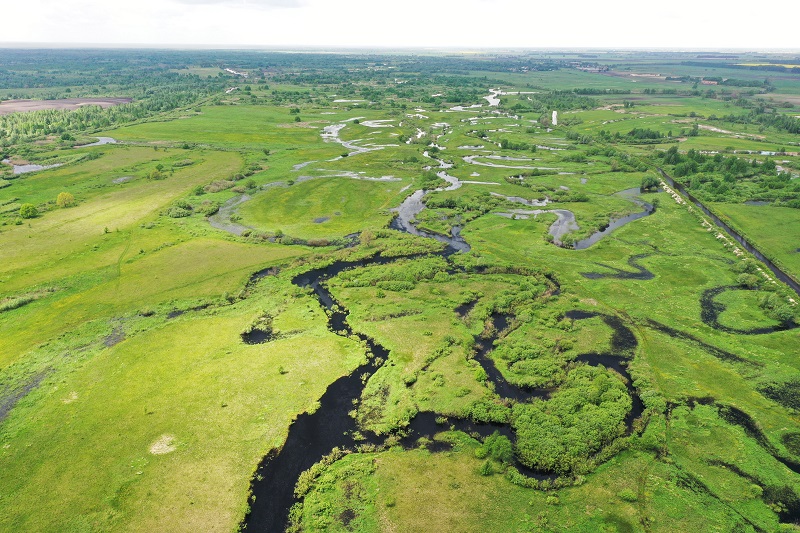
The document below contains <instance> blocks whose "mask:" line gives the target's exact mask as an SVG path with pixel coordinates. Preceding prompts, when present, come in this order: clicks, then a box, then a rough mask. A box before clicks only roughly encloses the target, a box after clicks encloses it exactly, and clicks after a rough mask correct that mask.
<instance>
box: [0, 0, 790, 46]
mask: <svg viewBox="0 0 800 533" xmlns="http://www.w3.org/2000/svg"><path fill="white" fill-rule="evenodd" d="M7 3H8V4H9V5H4V6H3V19H4V20H6V21H25V23H24V24H5V25H4V27H3V32H2V34H0V43H2V42H54V43H100V44H104V43H107V44H113V43H130V44H137V43H138V44H167V45H192V44H206V45H227V46H237V45H248V46H259V45H261V46H279V47H298V46H309V47H326V46H360V47H401V46H402V47H462V48H463V47H467V48H478V47H481V48H486V47H496V48H502V47H520V48H545V47H627V48H636V47H639V48H641V47H664V48H692V47H693V48H700V47H704V48H731V47H737V48H759V49H764V48H795V49H796V48H798V46H800V43H798V42H797V39H796V31H795V29H794V28H793V25H794V21H795V20H797V19H798V16H800V3H798V2H796V1H794V0H773V3H772V4H770V9H771V12H774V13H781V16H780V17H771V18H770V21H769V23H768V24H767V23H757V22H754V20H753V18H752V14H751V13H748V12H747V11H746V10H740V9H731V8H730V6H729V5H728V4H727V3H726V4H723V3H722V1H721V0H707V1H705V2H698V1H697V0H673V1H672V2H671V3H669V4H652V3H643V2H640V1H634V0H608V1H607V2H589V3H584V2H577V3H575V2H573V3H569V4H567V3H565V2H532V1H530V0H435V1H431V0H404V1H402V2H391V3H389V2H381V1H379V0H336V1H333V0H136V1H134V2H123V1H110V0H103V1H101V0H26V1H24V2H7Z"/></svg>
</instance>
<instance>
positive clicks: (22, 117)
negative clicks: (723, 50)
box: [0, 50, 800, 532]
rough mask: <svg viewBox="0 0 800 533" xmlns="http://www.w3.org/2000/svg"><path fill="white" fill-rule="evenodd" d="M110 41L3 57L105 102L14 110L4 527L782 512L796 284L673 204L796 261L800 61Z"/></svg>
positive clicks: (799, 267)
mask: <svg viewBox="0 0 800 533" xmlns="http://www.w3.org/2000/svg"><path fill="white" fill-rule="evenodd" d="M108 53H109V58H110V59H109V61H112V60H113V61H114V64H115V65H122V66H121V67H119V68H123V69H130V72H129V73H130V75H131V76H132V78H131V79H138V82H137V83H132V82H131V83H129V82H125V81H124V80H123V81H120V82H119V85H111V84H108V85H102V88H101V82H102V81H103V80H105V79H106V78H105V77H104V76H106V74H105V73H104V71H102V70H101V69H97V72H96V75H97V76H98V78H97V80H100V81H94V82H93V81H92V77H91V76H89V75H88V74H85V73H91V72H94V71H93V70H92V69H93V68H94V67H93V66H92V64H91V61H89V60H86V62H81V60H80V59H76V56H74V55H69V56H64V57H60V56H59V53H58V52H57V51H49V52H36V51H30V52H29V54H30V56H29V61H30V62H31V63H32V64H39V65H52V64H59V61H61V62H63V63H64V65H66V66H70V65H71V66H72V67H71V69H72V71H74V72H76V73H77V72H83V73H84V74H82V75H83V76H85V79H84V78H80V76H78V74H75V75H72V74H70V75H67V74H64V73H62V74H60V75H61V76H64V78H63V79H61V80H59V79H58V78H57V76H54V78H53V80H50V81H47V84H45V83H44V82H43V81H42V80H41V79H39V78H34V77H32V76H33V74H31V73H29V72H26V71H22V70H18V71H14V69H13V68H11V67H12V66H13V65H8V66H4V65H3V62H2V59H0V67H2V68H6V67H8V68H9V69H10V71H11V74H9V75H8V76H9V79H12V80H16V81H17V82H18V83H17V84H15V86H14V87H11V86H9V87H0V95H3V94H5V93H4V92H3V91H4V90H6V91H7V93H8V95H9V96H11V95H13V96H14V97H15V98H17V99H23V98H39V97H41V95H42V91H45V93H46V94H49V95H61V96H65V95H66V94H67V93H66V92H64V91H65V90H66V88H67V87H76V89H75V92H78V91H79V90H86V91H87V92H91V89H92V87H94V86H95V85H96V86H97V87H96V88H97V94H100V95H101V96H98V98H116V99H120V105H116V106H113V107H107V108H102V107H85V108H83V107H82V108H81V109H78V110H69V109H66V108H64V106H63V105H61V104H53V105H52V107H53V109H42V110H32V111H30V112H23V110H21V109H17V110H16V111H17V112H14V113H9V114H3V115H2V116H0V154H1V155H2V156H3V157H2V158H0V159H3V160H4V163H3V164H2V165H0V249H2V250H3V261H2V262H0V332H1V333H0V531H54V532H55V531H198V530H200V531H237V530H239V531H367V532H369V531H375V532H377V531H434V530H442V531H476V532H477V531H576V532H578V531H625V532H628V531H637V532H638V531H642V532H671V531H691V530H698V531H742V532H772V531H781V532H783V531H786V532H788V531H800V415H798V412H800V411H799V410H800V359H799V358H798V356H800V304H798V302H800V294H798V293H797V292H796V290H795V289H793V288H792V287H791V286H789V285H786V284H784V283H782V282H781V281H780V279H779V277H778V276H776V275H775V274H774V273H772V272H771V271H770V270H769V269H768V268H766V267H765V266H764V265H763V264H762V263H760V262H759V261H758V259H757V258H755V257H754V256H752V255H750V254H749V253H748V252H747V251H746V250H745V249H744V247H743V246H742V245H740V244H739V243H738V242H737V241H736V240H735V239H734V238H732V237H730V236H729V235H728V234H726V233H725V232H724V230H722V229H720V228H719V227H717V226H716V225H715V223H714V220H713V219H712V218H711V217H710V216H708V215H707V214H704V212H703V211H702V210H701V209H700V207H698V206H697V205H695V204H694V203H693V202H692V199H694V200H696V201H697V202H700V203H703V204H704V205H706V206H707V207H708V208H710V209H711V210H712V211H713V212H714V213H715V214H717V215H718V216H720V217H721V218H723V220H726V221H728V222H729V223H730V224H731V226H732V227H733V228H734V229H735V230H736V231H738V232H739V233H740V234H741V235H742V236H743V237H744V239H746V240H747V241H749V242H750V243H751V244H752V245H753V246H754V247H755V248H757V249H758V250H760V251H761V252H762V253H764V254H765V255H766V256H768V257H770V258H771V259H772V260H773V261H774V262H775V263H776V264H777V265H778V267H780V268H781V269H783V270H784V272H785V273H786V274H787V275H789V276H794V277H795V278H798V277H800V253H798V250H800V240H799V238H800V235H798V231H800V179H799V178H798V174H799V173H800V160H798V155H797V152H800V129H799V128H800V126H798V120H797V119H792V118H791V117H792V116H791V113H786V111H787V110H790V109H791V108H789V107H786V106H788V105H789V104H790V103H791V101H792V98H793V96H792V95H794V94H796V91H798V90H800V78H798V77H797V74H795V73H792V72H785V73H783V72H782V73H773V72H769V73H768V74H765V72H763V71H757V70H749V69H744V68H743V67H742V66H741V65H740V64H745V63H747V64H749V63H750V62H749V61H745V60H744V59H742V58H737V59H736V60H735V61H734V60H731V61H730V63H731V64H730V65H729V66H727V67H725V68H723V67H721V66H720V65H719V64H718V63H717V61H716V60H715V61H710V60H709V61H708V64H707V65H704V64H703V62H702V60H700V59H698V58H696V57H695V56H694V55H692V54H691V53H688V52H686V53H685V54H686V55H680V54H678V55H676V56H660V55H658V54H654V53H652V54H651V53H646V52H642V53H639V54H638V55H637V54H633V53H631V52H616V53H610V52H609V55H608V56H605V55H604V56H602V57H598V58H596V59H594V60H592V61H588V60H587V61H576V60H575V57H574V56H573V55H570V53H567V52H564V53H563V54H560V53H559V54H555V53H554V54H548V55H544V54H538V55H537V54H535V53H525V54H527V55H525V54H523V55H520V56H505V55H503V56H492V55H488V54H487V55H486V56H485V57H484V56H480V57H470V58H463V57H459V56H457V55H445V54H441V55H439V54H435V53H431V54H429V55H424V54H423V55H421V56H415V57H413V58H411V57H408V56H406V55H403V54H392V55H385V56H383V55H381V56H373V55H359V54H344V53H342V54H331V55H330V57H326V58H325V61H321V60H320V59H319V57H317V56H315V55H314V54H292V55H291V57H288V56H284V55H281V54H277V53H263V54H262V53H255V52H235V51H230V52H222V51H220V52H210V51H195V52H192V53H189V52H186V53H185V54H186V55H185V56H182V55H181V54H182V53H179V52H170V55H169V58H170V60H169V61H168V62H167V61H166V60H165V59H164V57H162V56H161V55H160V54H162V53H163V54H166V52H160V51H157V50H154V51H151V52H148V54H150V56H148V57H149V58H150V59H149V61H152V64H151V65H150V67H151V69H150V70H141V71H139V69H138V67H136V66H133V63H129V59H128V58H127V56H126V55H125V54H124V53H123V52H113V51H109V52H108ZM50 54H52V55H50ZM114 54H119V55H118V56H117V55H114ZM203 54H209V55H208V57H209V58H210V57H214V58H215V61H217V62H216V63H211V62H210V61H205V60H204V61H203V62H200V63H198V62H197V58H198V57H199V58H205V57H206V56H204V55H203ZM211 54H218V55H213V56H212V55H211ZM521 54H522V53H521ZM676 54H677V53H676ZM14 57H17V56H14ZM137 57H138V56H137ZM181 57H185V62H184V63H183V64H180V62H179V61H178V60H177V59H176V58H181ZM216 58H222V59H216ZM676 58H677V59H676ZM678 60H681V61H684V62H685V63H686V64H683V63H681V62H680V61H678ZM776 60H777V56H776ZM137 61H143V60H142V59H138V60H137ZM193 61H194V62H193ZM753 63H754V64H752V65H749V67H748V68H753V69H755V68H758V66H759V65H758V64H757V63H758V62H753ZM210 64H214V65H219V66H213V67H212V66H208V65H210ZM126 65H127V66H126ZM531 65H535V66H536V67H537V68H536V69H532V68H531ZM607 65H610V67H609V70H604V67H605V66H607ZM78 67H80V68H78ZM167 67H168V68H167ZM387 67H391V69H387ZM445 67H447V68H445ZM477 67H480V69H478V68H477ZM523 67H524V68H523ZM226 68H228V69H232V70H234V71H235V72H241V73H245V72H246V73H247V74H248V77H247V78H244V77H243V75H242V74H231V73H230V72H229V71H228V70H225V69H226ZM68 70H69V69H67V68H65V69H64V70H63V72H67V71H68ZM593 70H597V71H593ZM59 72H62V71H59ZM126 72H128V71H127V70H126ZM387 72H389V73H388V74H387ZM651 74H657V75H651ZM136 76H139V77H140V78H136ZM706 78H708V79H706ZM125 79H127V78H125ZM32 80H36V81H38V82H39V83H38V84H39V85H42V86H43V87H36V88H31V89H25V88H24V87H25V85H26V83H27V84H30V85H34V84H33V83H32ZM718 80H719V81H718ZM142 81H146V82H148V83H150V88H149V89H148V92H141V91H140V85H141V83H142ZM712 81H713V83H714V84H711V82H712ZM703 82H706V83H703ZM126 83H128V84H127V85H126ZM77 87H83V88H82V89H77ZM70 94H73V93H72V91H70ZM122 99H128V100H130V101H125V102H122V101H121V100H122ZM36 101H40V102H44V101H43V100H36ZM53 101H54V102H59V99H54V100H53ZM770 102H771V103H772V104H770ZM776 102H779V103H781V104H780V105H781V106H783V107H778V104H777V103H776ZM62 103H63V102H62ZM3 105H6V104H5V103H4V104H3ZM769 105H773V106H775V107H769ZM41 106H43V108H49V107H51V104H49V103H42V104H41ZM765 106H766V107H765ZM0 109H2V107H0ZM95 141H98V142H102V144H94V142H95ZM87 145H88V146H87ZM673 179H674V183H675V185H672V183H673V182H672V181H671V180H673ZM681 190H682V191H684V192H680V191H681ZM690 195H691V198H690ZM745 202H747V204H746V203H745ZM767 204H770V205H767Z"/></svg>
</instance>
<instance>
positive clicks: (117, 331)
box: [103, 326, 125, 348]
mask: <svg viewBox="0 0 800 533" xmlns="http://www.w3.org/2000/svg"><path fill="white" fill-rule="evenodd" d="M124 340H125V330H123V329H122V327H121V326H117V327H115V328H114V330H113V331H112V332H111V335H109V336H108V337H106V338H105V339H103V343H104V344H105V345H106V347H107V348H111V347H112V346H114V345H117V344H119V343H120V342H122V341H124Z"/></svg>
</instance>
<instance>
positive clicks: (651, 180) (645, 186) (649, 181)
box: [639, 174, 659, 191]
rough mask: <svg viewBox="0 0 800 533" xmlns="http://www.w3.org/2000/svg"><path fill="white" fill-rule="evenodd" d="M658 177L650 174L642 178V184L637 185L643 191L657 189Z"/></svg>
mask: <svg viewBox="0 0 800 533" xmlns="http://www.w3.org/2000/svg"><path fill="white" fill-rule="evenodd" d="M658 185H659V184H658V179H657V178H656V177H655V176H652V175H650V174H647V175H645V176H644V177H643V178H642V184H641V185H640V186H639V187H640V188H641V189H642V190H643V191H647V190H651V189H658Z"/></svg>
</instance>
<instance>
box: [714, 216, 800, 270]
mask: <svg viewBox="0 0 800 533" xmlns="http://www.w3.org/2000/svg"><path fill="white" fill-rule="evenodd" d="M714 210H715V211H717V212H719V213H721V214H723V215H724V216H726V217H727V220H726V222H727V221H730V223H731V224H732V225H733V226H734V227H735V228H737V229H739V230H741V231H742V233H743V234H745V235H747V236H748V238H751V239H753V241H754V242H756V243H757V245H758V248H759V250H762V251H763V253H764V254H766V255H767V257H770V258H772V259H773V260H777V262H778V263H780V264H781V265H783V266H785V267H786V268H787V269H788V270H789V272H791V274H792V275H793V276H794V278H795V279H800V252H798V249H800V246H799V245H798V242H800V212H798V211H797V209H789V208H786V207H770V206H755V205H734V204H714Z"/></svg>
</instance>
